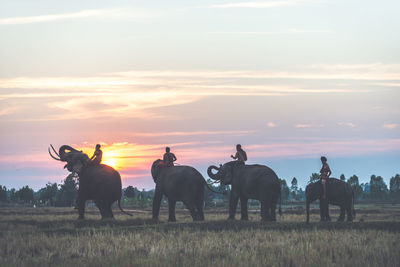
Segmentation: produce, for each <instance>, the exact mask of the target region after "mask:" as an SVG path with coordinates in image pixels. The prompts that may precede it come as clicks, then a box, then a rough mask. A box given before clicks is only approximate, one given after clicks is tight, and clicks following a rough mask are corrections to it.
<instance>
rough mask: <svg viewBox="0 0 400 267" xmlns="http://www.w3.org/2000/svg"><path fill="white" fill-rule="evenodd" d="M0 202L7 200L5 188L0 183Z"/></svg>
mask: <svg viewBox="0 0 400 267" xmlns="http://www.w3.org/2000/svg"><path fill="white" fill-rule="evenodd" d="M0 202H7V188H6V187H5V186H1V185H0Z"/></svg>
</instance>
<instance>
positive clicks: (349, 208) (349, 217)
mask: <svg viewBox="0 0 400 267" xmlns="http://www.w3.org/2000/svg"><path fill="white" fill-rule="evenodd" d="M346 212H347V221H348V222H352V221H353V209H352V205H351V201H349V204H348V205H347V207H346Z"/></svg>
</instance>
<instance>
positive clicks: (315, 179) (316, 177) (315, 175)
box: [308, 172, 321, 184]
mask: <svg viewBox="0 0 400 267" xmlns="http://www.w3.org/2000/svg"><path fill="white" fill-rule="evenodd" d="M320 178H321V176H320V175H319V174H318V173H315V172H314V173H312V174H311V176H310V180H309V181H308V183H309V184H311V183H315V182H318V181H319V180H320Z"/></svg>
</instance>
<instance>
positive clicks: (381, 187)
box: [0, 173, 400, 208]
mask: <svg viewBox="0 0 400 267" xmlns="http://www.w3.org/2000/svg"><path fill="white" fill-rule="evenodd" d="M319 179H320V176H319V174H318V173H313V174H311V176H310V178H309V181H308V183H313V182H316V181H318V180H319ZM340 180H342V181H344V182H347V183H348V184H349V185H350V186H351V188H352V189H353V191H354V194H355V198H356V200H366V201H368V200H371V201H376V200H383V201H395V202H400V175H399V174H396V175H395V176H393V177H392V178H390V182H389V187H388V186H387V185H386V183H385V181H384V180H383V178H382V177H381V176H376V175H371V177H370V181H369V182H367V183H361V184H360V183H359V179H358V177H357V176H356V175H353V176H351V177H349V178H348V179H346V177H345V176H344V175H343V174H342V175H340ZM280 181H281V192H282V200H283V201H304V200H305V192H304V190H303V188H301V187H299V186H298V181H297V179H296V177H293V178H292V180H291V182H290V187H289V185H288V184H287V182H286V180H285V179H280ZM207 183H209V184H211V183H212V181H211V180H210V179H208V180H207ZM210 187H212V189H213V190H214V191H217V192H219V193H214V192H211V191H210V190H207V189H206V190H205V192H204V200H205V206H206V207H217V206H226V205H227V203H228V202H227V201H228V200H229V194H230V186H223V185H213V184H211V185H210ZM77 193H78V181H77V178H76V177H75V176H74V175H72V174H70V175H68V176H67V177H66V178H65V179H64V180H63V181H62V183H60V184H57V183H50V182H48V183H47V184H46V186H45V187H43V188H41V189H39V190H38V191H37V192H35V191H34V190H33V189H32V188H30V187H29V186H27V185H26V186H24V187H22V188H20V189H19V190H16V189H14V188H12V189H10V190H8V189H7V188H6V187H5V186H1V185H0V202H3V203H4V202H6V203H20V204H24V203H29V204H38V205H46V206H56V207H69V206H74V205H75V199H76V196H77ZM153 196H154V190H148V191H146V190H144V189H143V190H141V191H140V190H138V189H137V188H136V187H133V186H128V187H127V188H125V189H123V197H122V198H123V200H122V203H123V204H125V205H133V206H138V207H142V208H144V207H151V203H152V199H153ZM163 202H166V200H165V199H164V201H163ZM256 202H257V201H256ZM257 203H258V202H257ZM249 204H250V205H252V204H255V203H252V201H249Z"/></svg>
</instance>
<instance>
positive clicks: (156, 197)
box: [153, 187, 162, 221]
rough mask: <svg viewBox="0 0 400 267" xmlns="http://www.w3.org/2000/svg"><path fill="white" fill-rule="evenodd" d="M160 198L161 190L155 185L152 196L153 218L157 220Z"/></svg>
mask: <svg viewBox="0 0 400 267" xmlns="http://www.w3.org/2000/svg"><path fill="white" fill-rule="evenodd" d="M161 200H162V192H161V190H160V189H159V188H157V187H156V192H155V193H154V198H153V220H155V221H158V214H159V213H160V206H161Z"/></svg>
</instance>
